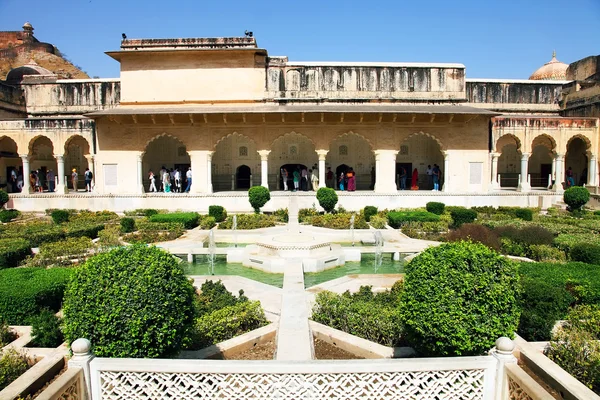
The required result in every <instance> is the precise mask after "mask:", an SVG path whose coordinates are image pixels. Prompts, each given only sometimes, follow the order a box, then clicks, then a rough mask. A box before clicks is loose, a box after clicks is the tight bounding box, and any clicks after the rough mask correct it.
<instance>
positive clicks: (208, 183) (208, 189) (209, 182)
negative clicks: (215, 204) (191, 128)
mask: <svg viewBox="0 0 600 400" xmlns="http://www.w3.org/2000/svg"><path fill="white" fill-rule="evenodd" d="M213 154H215V152H214V151H209V152H208V153H207V154H206V193H212V192H213V185H212V156H213Z"/></svg>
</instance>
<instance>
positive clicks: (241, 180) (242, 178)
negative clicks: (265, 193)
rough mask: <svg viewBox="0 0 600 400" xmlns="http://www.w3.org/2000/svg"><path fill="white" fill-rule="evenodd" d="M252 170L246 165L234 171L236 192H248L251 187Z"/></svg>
mask: <svg viewBox="0 0 600 400" xmlns="http://www.w3.org/2000/svg"><path fill="white" fill-rule="evenodd" d="M251 177H252V170H251V169H250V167H249V166H247V165H240V166H239V167H237V169H236V170H235V188H236V189H238V190H248V189H250V187H251V186H252V185H251V183H252V182H251Z"/></svg>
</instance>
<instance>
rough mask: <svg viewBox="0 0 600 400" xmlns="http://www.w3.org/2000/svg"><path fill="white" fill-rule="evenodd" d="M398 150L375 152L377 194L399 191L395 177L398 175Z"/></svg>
mask: <svg viewBox="0 0 600 400" xmlns="http://www.w3.org/2000/svg"><path fill="white" fill-rule="evenodd" d="M397 154H398V150H375V192H376V193H390V192H396V191H398V188H397V187H396V182H395V180H394V177H395V175H396V155H397Z"/></svg>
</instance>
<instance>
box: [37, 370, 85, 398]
mask: <svg viewBox="0 0 600 400" xmlns="http://www.w3.org/2000/svg"><path fill="white" fill-rule="evenodd" d="M88 398H89V397H88V396H87V394H86V388H85V379H84V374H83V369H82V368H79V367H72V368H68V369H67V370H66V371H65V372H64V373H63V374H62V375H61V376H59V377H58V378H57V379H56V380H55V381H54V382H52V383H51V384H50V385H49V386H48V387H47V388H46V389H45V390H44V391H43V392H42V393H41V394H40V395H39V396H37V397H36V399H37V400H86V399H88Z"/></svg>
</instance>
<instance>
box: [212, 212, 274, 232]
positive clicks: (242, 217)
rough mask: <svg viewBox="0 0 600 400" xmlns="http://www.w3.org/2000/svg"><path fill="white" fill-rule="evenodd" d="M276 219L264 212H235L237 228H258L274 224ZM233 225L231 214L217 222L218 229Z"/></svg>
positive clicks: (229, 227)
mask: <svg viewBox="0 0 600 400" xmlns="http://www.w3.org/2000/svg"><path fill="white" fill-rule="evenodd" d="M276 222H277V219H276V218H275V217H274V216H272V215H266V214H237V229H242V230H243V229H260V228H270V227H272V226H275V223H276ZM232 226H233V216H231V215H229V216H228V217H227V219H226V220H225V221H223V222H221V223H220V224H219V229H231V227H232Z"/></svg>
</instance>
